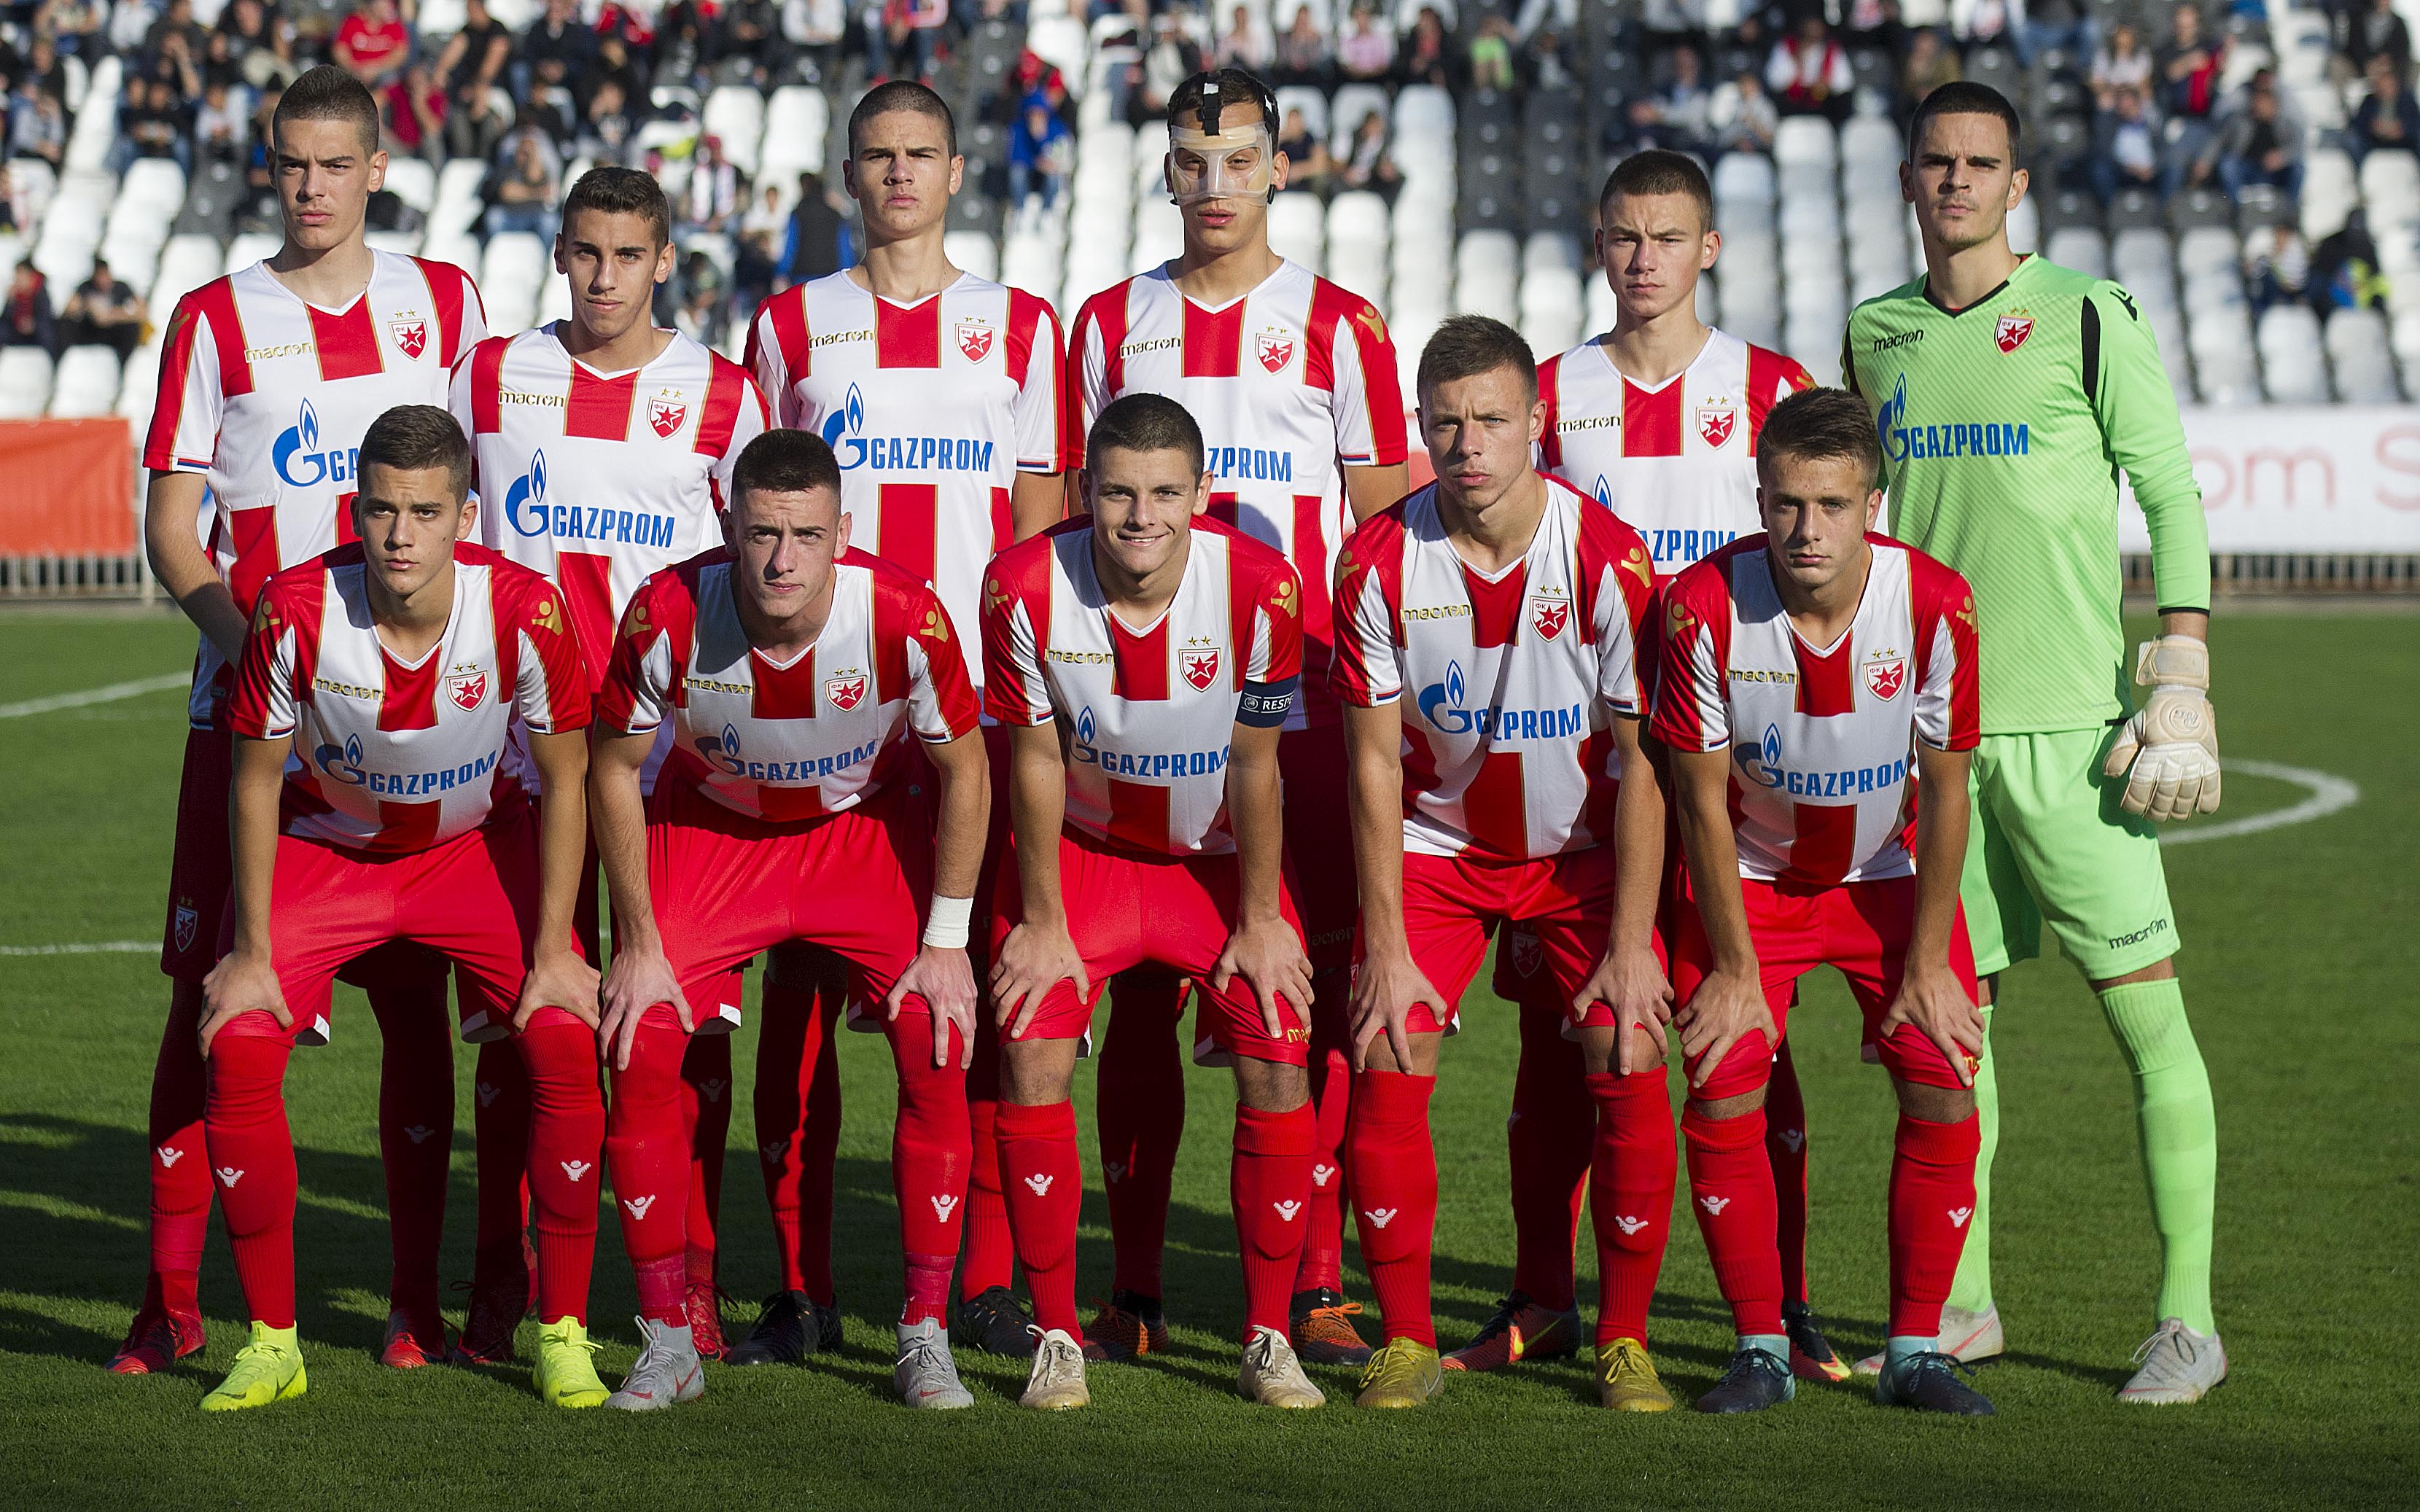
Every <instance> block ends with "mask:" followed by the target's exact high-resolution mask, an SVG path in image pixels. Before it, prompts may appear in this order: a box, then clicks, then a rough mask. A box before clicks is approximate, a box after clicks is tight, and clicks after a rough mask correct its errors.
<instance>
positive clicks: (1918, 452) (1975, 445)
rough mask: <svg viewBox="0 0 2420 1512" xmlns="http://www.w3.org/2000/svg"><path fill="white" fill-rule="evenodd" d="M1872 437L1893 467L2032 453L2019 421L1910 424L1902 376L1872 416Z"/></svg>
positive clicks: (1903, 375)
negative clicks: (1909, 463)
mask: <svg viewBox="0 0 2420 1512" xmlns="http://www.w3.org/2000/svg"><path fill="white" fill-rule="evenodd" d="M1874 435H1875V437H1876V438H1877V439H1878V440H1881V442H1882V447H1883V455H1884V456H1885V457H1886V458H1887V459H1889V460H1890V461H1892V462H1895V463H1896V462H1908V461H1919V462H1921V461H1941V460H1954V459H1957V458H1961V457H1970V456H2025V455H2030V453H2031V449H2032V438H2031V436H2030V434H2029V433H2028V431H2027V430H2026V426H2025V423H2024V421H2022V420H2019V421H2005V420H1956V421H1949V422H1947V423H1944V424H1916V423H1914V422H1912V421H1910V420H1909V419H1908V417H1907V375H1906V374H1905V373H1901V374H1900V376H1899V384H1898V386H1897V387H1896V388H1894V389H1893V390H1892V391H1891V396H1890V397H1889V398H1888V399H1885V400H1884V401H1883V407H1882V409H1881V410H1880V411H1879V412H1878V413H1877V414H1876V415H1875V416H1874Z"/></svg>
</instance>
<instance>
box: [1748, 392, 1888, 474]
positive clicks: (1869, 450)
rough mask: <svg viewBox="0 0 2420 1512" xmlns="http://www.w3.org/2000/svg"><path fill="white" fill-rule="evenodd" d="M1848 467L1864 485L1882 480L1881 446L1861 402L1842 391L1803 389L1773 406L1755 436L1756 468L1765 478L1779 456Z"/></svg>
mask: <svg viewBox="0 0 2420 1512" xmlns="http://www.w3.org/2000/svg"><path fill="white" fill-rule="evenodd" d="M1785 456H1794V457H1808V458H1816V459H1822V460H1830V459H1832V458H1836V457H1837V458H1840V459H1842V460H1845V461H1850V462H1854V463H1855V464H1856V465H1857V471H1859V472H1860V473H1861V474H1862V475H1863V476H1864V477H1865V478H1866V479H1867V480H1868V485H1867V486H1869V487H1871V486H1875V485H1876V484H1879V483H1880V482H1881V480H1882V475H1883V448H1882V441H1881V440H1880V439H1879V438H1877V437H1876V436H1875V434H1874V417H1873V415H1872V414H1871V413H1870V412H1869V410H1868V409H1866V402H1865V401H1864V400H1863V399H1860V398H1858V397H1857V396H1856V395H1855V394H1854V393H1850V392H1849V391H1848V390H1846V389H1806V390H1802V391H1800V392H1799V393H1793V394H1792V395H1790V397H1788V398H1786V399H1784V400H1782V401H1781V402H1780V403H1779V404H1777V405H1775V406H1774V407H1773V409H1772V410H1771V411H1770V412H1769V413H1767V414H1766V415H1765V417H1764V428H1763V429H1762V430H1761V431H1759V432H1757V437H1756V466H1757V471H1758V473H1759V475H1760V476H1762V475H1765V474H1767V473H1768V472H1769V471H1770V470H1771V469H1772V468H1773V466H1774V465H1775V464H1776V462H1778V461H1779V460H1780V459H1781V458H1782V457H1785Z"/></svg>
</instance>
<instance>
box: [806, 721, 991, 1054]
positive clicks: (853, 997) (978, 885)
mask: <svg viewBox="0 0 2420 1512" xmlns="http://www.w3.org/2000/svg"><path fill="white" fill-rule="evenodd" d="M982 729H983V743H984V761H985V764H986V765H987V766H988V769H989V772H990V777H989V781H990V783H991V823H990V827H989V828H988V829H987V830H986V831H985V834H984V854H983V869H982V870H981V871H979V872H976V873H975V892H974V906H973V908H972V909H970V911H969V917H970V918H971V919H972V920H973V922H972V923H971V924H970V925H969V926H968V930H967V954H968V956H969V957H970V958H971V960H972V961H973V963H974V968H975V986H976V988H977V990H978V991H980V990H981V988H982V986H983V982H984V975H985V970H986V966H987V963H986V961H985V955H984V950H985V947H986V946H988V945H989V944H990V943H991V942H990V937H989V935H988V934H987V933H986V929H987V925H986V921H987V920H988V919H989V918H991V879H992V877H993V876H994V875H995V874H997V873H998V872H999V871H1000V869H1001V863H1002V860H1003V858H1004V857H1005V856H1007V855H1008V726H1006V725H1003V724H987V725H985V726H983V727H982ZM918 749H919V754H920V755H921V754H922V753H923V751H922V746H921V743H920V745H919V748H918ZM914 770H915V772H916V773H917V776H916V778H915V779H914V780H913V781H912V782H911V783H910V784H909V786H908V788H907V795H910V796H912V797H913V798H914V799H915V800H916V801H917V802H918V803H921V804H923V805H924V806H925V810H924V811H925V813H926V815H927V816H928V817H927V819H926V823H927V825H930V826H932V830H933V832H934V833H935V834H937V835H938V834H939V823H940V812H941V789H940V783H939V779H938V778H937V777H935V776H934V773H933V767H932V764H931V762H930V761H929V760H927V761H925V762H924V763H923V764H920V765H918V766H916V767H915V768H914ZM919 943H920V944H921V943H922V937H921V935H920V937H919ZM768 965H769V963H768ZM978 1012H980V1011H978ZM841 1022H842V1023H843V1024H845V1025H847V1026H849V1027H850V1028H852V1029H855V1030H856V1031H857V1032H858V1033H860V1034H889V1033H890V1032H891V1028H892V1026H891V1022H890V1018H889V1010H888V1009H886V1008H885V1007H884V1006H883V1004H882V1002H881V1000H880V999H878V998H876V999H875V1000H872V1001H868V1000H867V999H866V998H864V997H862V996H861V995H857V994H854V993H852V994H850V995H849V999H848V1011H847V1012H845V1014H844V1015H842V1018H841Z"/></svg>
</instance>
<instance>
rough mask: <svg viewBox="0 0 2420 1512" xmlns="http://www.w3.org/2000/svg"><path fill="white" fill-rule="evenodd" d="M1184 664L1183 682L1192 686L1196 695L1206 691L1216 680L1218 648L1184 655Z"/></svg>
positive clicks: (1189, 652) (1213, 647) (1214, 647)
mask: <svg viewBox="0 0 2420 1512" xmlns="http://www.w3.org/2000/svg"><path fill="white" fill-rule="evenodd" d="M1184 664H1185V680H1186V681H1187V682H1188V683H1190V684H1192V685H1193V690H1194V691H1195V692H1197V693H1200V692H1203V691H1205V690H1207V689H1208V687H1210V685H1211V684H1213V683H1215V682H1217V681H1218V647H1216V646H1212V647H1211V648H1210V649H1209V650H1207V651H1188V652H1187V653H1185V656H1184Z"/></svg>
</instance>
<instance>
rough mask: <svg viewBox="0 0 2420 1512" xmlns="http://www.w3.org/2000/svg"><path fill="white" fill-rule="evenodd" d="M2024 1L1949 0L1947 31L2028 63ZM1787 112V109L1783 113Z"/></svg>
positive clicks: (1968, 46) (1970, 45)
mask: <svg viewBox="0 0 2420 1512" xmlns="http://www.w3.org/2000/svg"><path fill="white" fill-rule="evenodd" d="M2024 25H2025V4H2024V0H1949V30H1950V32H1951V34H1952V35H1954V36H1955V37H1956V38H1957V39H1958V44H1959V46H1960V47H1961V48H1962V49H1964V50H1966V51H1968V52H1972V51H1973V50H1974V49H1976V48H1978V47H2005V48H2007V49H2008V50H2009V51H2010V52H2012V53H2014V54H2017V61H2018V62H2020V63H2024V64H2028V65H2029V64H2031V63H2032V61H2033V59H2032V58H2031V56H2029V55H2028V54H2026V52H2025V48H2024ZM1784 113H1785V114H1787V112H1786V111H1785V112H1784Z"/></svg>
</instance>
